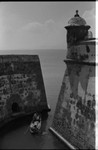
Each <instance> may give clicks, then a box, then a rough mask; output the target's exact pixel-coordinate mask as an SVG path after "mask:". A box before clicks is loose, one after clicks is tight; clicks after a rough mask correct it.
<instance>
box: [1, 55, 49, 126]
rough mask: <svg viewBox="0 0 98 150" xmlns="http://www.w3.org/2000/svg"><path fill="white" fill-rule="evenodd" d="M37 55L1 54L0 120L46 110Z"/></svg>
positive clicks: (45, 99)
mask: <svg viewBox="0 0 98 150" xmlns="http://www.w3.org/2000/svg"><path fill="white" fill-rule="evenodd" d="M48 109H49V108H48V104H47V98H46V93H45V88H44V82H43V76H42V70H41V65H40V60H39V57H38V55H0V122H1V124H2V122H5V120H7V119H11V118H13V116H15V115H16V116H17V115H22V114H23V115H26V114H29V113H32V112H34V111H43V110H48Z"/></svg>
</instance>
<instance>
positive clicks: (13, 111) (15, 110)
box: [12, 102, 20, 113]
mask: <svg viewBox="0 0 98 150" xmlns="http://www.w3.org/2000/svg"><path fill="white" fill-rule="evenodd" d="M18 112H20V108H19V105H18V103H17V102H14V103H13V104H12V113H18Z"/></svg>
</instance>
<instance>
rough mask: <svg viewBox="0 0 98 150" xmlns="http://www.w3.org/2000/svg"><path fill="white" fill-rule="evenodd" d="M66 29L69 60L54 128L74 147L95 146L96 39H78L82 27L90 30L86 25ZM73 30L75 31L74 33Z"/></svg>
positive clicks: (89, 147) (86, 147)
mask: <svg viewBox="0 0 98 150" xmlns="http://www.w3.org/2000/svg"><path fill="white" fill-rule="evenodd" d="M72 21H73V20H72ZM74 28H75V30H74ZM66 29H67V31H68V33H67V34H68V35H67V38H69V39H67V42H68V43H67V44H68V52H67V56H66V59H65V63H66V70H65V74H64V78H63V82H62V86H61V90H60V94H59V97H58V102H57V106H56V110H55V114H54V119H53V123H52V128H53V129H54V130H56V131H57V132H58V134H60V135H61V136H62V137H63V138H64V139H66V140H67V141H68V142H69V143H70V144H71V145H73V146H74V147H76V148H79V149H94V148H95V118H96V115H95V105H96V100H95V67H96V63H95V43H96V41H94V40H91V39H90V40H89V39H88V40H85V37H84V39H82V41H80V39H78V32H80V29H81V30H86V32H88V28H87V27H85V25H84V26H81V25H80V26H74V25H73V26H67V28H66ZM72 30H74V32H71V31H72ZM75 31H76V32H75ZM69 32H70V33H69ZM80 36H81V34H80ZM75 39H77V42H75Z"/></svg>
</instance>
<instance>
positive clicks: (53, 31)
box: [0, 2, 95, 50]
mask: <svg viewBox="0 0 98 150" xmlns="http://www.w3.org/2000/svg"><path fill="white" fill-rule="evenodd" d="M77 9H78V10H79V15H80V16H81V17H83V18H84V19H85V20H86V21H87V24H89V25H90V26H91V30H92V32H93V34H94V36H95V2H1V3H0V50H3V49H6V50H7V49H8V50H11V49H40V48H41V49H50V48H51V49H65V48H66V39H65V38H66V30H65V29H64V26H66V25H67V22H68V20H69V19H70V18H72V17H73V16H74V14H75V11H76V10H77Z"/></svg>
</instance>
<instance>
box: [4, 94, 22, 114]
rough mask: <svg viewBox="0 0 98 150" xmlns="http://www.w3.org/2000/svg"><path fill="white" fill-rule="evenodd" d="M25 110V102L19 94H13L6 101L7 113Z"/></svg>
mask: <svg viewBox="0 0 98 150" xmlns="http://www.w3.org/2000/svg"><path fill="white" fill-rule="evenodd" d="M23 110H24V104H23V102H22V99H21V98H20V96H19V95H18V94H13V95H11V97H10V98H9V99H7V101H6V111H7V115H11V114H14V113H19V112H22V111H23Z"/></svg>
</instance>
